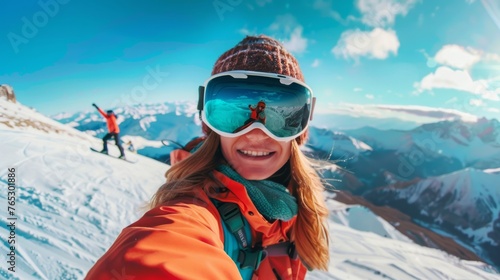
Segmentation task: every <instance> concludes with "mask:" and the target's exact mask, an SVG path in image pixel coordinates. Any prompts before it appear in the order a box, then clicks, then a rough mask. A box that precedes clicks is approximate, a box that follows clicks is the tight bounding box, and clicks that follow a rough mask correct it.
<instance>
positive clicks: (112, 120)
mask: <svg viewBox="0 0 500 280" xmlns="http://www.w3.org/2000/svg"><path fill="white" fill-rule="evenodd" d="M97 111H99V113H101V115H102V116H103V117H105V118H106V123H107V124H108V130H109V132H110V133H120V128H119V127H118V122H117V121H116V116H115V114H111V116H108V114H106V113H104V111H103V110H102V109H101V108H97Z"/></svg>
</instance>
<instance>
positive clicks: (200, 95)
mask: <svg viewBox="0 0 500 280" xmlns="http://www.w3.org/2000/svg"><path fill="white" fill-rule="evenodd" d="M204 95H205V87H204V86H199V87H198V111H201V110H203V103H204V97H205V96H204Z"/></svg>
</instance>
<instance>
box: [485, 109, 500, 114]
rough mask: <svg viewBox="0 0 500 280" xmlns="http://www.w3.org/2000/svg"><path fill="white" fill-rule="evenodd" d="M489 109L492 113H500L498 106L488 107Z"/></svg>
mask: <svg viewBox="0 0 500 280" xmlns="http://www.w3.org/2000/svg"><path fill="white" fill-rule="evenodd" d="M487 111H488V112H492V113H500V109H497V108H488V109H487Z"/></svg>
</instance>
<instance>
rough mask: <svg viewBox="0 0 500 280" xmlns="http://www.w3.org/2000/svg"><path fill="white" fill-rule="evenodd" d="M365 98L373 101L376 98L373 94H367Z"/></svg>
mask: <svg viewBox="0 0 500 280" xmlns="http://www.w3.org/2000/svg"><path fill="white" fill-rule="evenodd" d="M365 97H366V98H368V99H372V100H373V99H375V96H374V95H373V94H366V95H365Z"/></svg>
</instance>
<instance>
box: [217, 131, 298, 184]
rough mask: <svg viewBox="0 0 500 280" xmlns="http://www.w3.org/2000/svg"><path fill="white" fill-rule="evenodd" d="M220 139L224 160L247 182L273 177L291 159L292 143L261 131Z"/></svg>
mask: <svg viewBox="0 0 500 280" xmlns="http://www.w3.org/2000/svg"><path fill="white" fill-rule="evenodd" d="M220 138H221V147H222V154H223V155H224V158H225V159H226V160H227V161H228V163H229V165H231V166H232V167H233V169H234V170H236V172H238V174H240V175H241V176H242V177H243V178H245V179H247V180H263V179H267V178H269V177H271V175H273V174H274V173H275V172H276V171H278V170H279V169H280V168H281V167H282V166H283V165H285V163H286V162H287V161H288V159H289V158H290V153H291V152H290V151H291V141H287V142H278V141H276V140H274V139H272V138H270V137H269V136H267V135H266V134H265V133H264V132H263V131H262V130H260V129H254V130H251V131H249V132H248V133H245V134H243V135H241V136H239V137H234V138H229V137H224V136H221V137H220Z"/></svg>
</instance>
